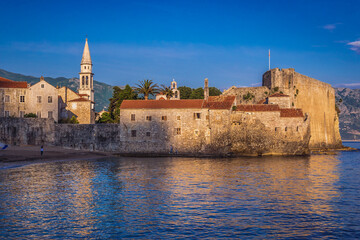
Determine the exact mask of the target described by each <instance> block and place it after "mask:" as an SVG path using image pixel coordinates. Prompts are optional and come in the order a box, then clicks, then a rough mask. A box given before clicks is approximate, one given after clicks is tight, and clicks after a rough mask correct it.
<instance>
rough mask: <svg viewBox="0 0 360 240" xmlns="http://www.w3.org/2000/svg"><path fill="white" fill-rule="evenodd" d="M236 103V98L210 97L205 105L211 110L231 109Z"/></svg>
mask: <svg viewBox="0 0 360 240" xmlns="http://www.w3.org/2000/svg"><path fill="white" fill-rule="evenodd" d="M234 101H235V96H225V95H221V96H209V98H208V101H206V102H205V103H204V106H203V107H204V108H209V109H230V108H231V107H232V105H233V103H234Z"/></svg>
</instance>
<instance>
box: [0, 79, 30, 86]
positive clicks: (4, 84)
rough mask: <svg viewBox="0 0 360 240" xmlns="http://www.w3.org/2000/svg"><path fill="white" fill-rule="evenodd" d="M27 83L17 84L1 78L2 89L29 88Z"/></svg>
mask: <svg viewBox="0 0 360 240" xmlns="http://www.w3.org/2000/svg"><path fill="white" fill-rule="evenodd" d="M27 87H28V84H27V82H17V81H12V80H9V79H6V78H2V77H0V88H27Z"/></svg>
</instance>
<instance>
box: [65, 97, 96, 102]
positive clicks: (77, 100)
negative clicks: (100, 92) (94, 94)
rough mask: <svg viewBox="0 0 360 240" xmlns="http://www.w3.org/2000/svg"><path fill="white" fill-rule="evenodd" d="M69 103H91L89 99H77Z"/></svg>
mask: <svg viewBox="0 0 360 240" xmlns="http://www.w3.org/2000/svg"><path fill="white" fill-rule="evenodd" d="M69 102H91V101H90V100H89V99H85V98H76V99H73V100H70V101H69Z"/></svg>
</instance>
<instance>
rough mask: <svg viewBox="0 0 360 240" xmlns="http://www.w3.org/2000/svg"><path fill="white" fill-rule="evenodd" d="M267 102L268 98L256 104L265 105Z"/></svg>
mask: <svg viewBox="0 0 360 240" xmlns="http://www.w3.org/2000/svg"><path fill="white" fill-rule="evenodd" d="M266 102H267V98H265V99H263V100H260V101H258V102H257V103H256V104H265V103H266Z"/></svg>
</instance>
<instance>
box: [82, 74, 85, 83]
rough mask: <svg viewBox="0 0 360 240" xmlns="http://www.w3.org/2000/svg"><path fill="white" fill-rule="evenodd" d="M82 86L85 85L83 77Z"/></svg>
mask: <svg viewBox="0 0 360 240" xmlns="http://www.w3.org/2000/svg"><path fill="white" fill-rule="evenodd" d="M82 85H85V82H84V76H82Z"/></svg>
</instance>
